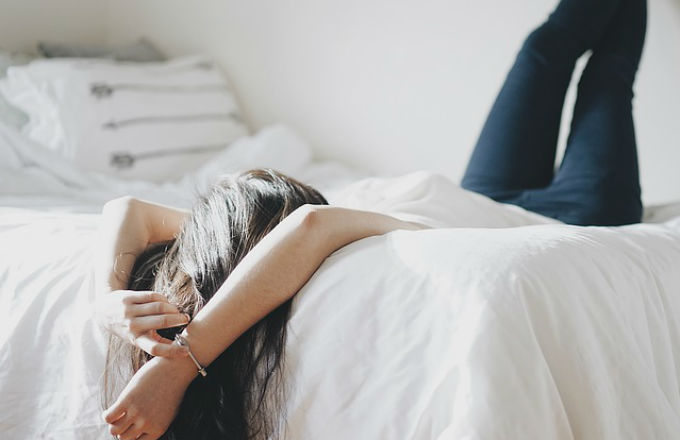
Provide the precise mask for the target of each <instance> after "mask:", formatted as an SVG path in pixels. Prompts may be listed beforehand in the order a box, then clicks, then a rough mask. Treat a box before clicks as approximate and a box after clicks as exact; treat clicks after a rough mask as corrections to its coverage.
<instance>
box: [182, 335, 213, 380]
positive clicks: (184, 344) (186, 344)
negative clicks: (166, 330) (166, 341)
mask: <svg viewBox="0 0 680 440" xmlns="http://www.w3.org/2000/svg"><path fill="white" fill-rule="evenodd" d="M175 342H177V344H179V346H181V347H185V348H186V349H187V351H188V352H189V357H190V358H191V360H192V361H194V364H196V368H198V372H199V373H201V376H203V377H206V376H207V375H208V372H207V371H205V367H204V366H203V365H201V364H200V363H199V362H198V361H197V360H196V358H195V357H194V354H193V353H192V352H191V348H189V342H188V341H187V340H186V338H185V337H184V336H182V335H181V334H179V333H177V334H176V335H175Z"/></svg>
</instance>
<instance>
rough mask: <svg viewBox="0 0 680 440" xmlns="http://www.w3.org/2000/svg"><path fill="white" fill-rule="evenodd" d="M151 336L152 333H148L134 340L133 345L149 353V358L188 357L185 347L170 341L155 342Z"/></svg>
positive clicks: (162, 339)
mask: <svg viewBox="0 0 680 440" xmlns="http://www.w3.org/2000/svg"><path fill="white" fill-rule="evenodd" d="M152 334H153V333H151V332H149V333H147V334H144V335H142V336H140V337H138V338H137V339H136V340H135V345H137V347H139V348H141V349H142V350H144V351H145V352H147V353H149V354H150V355H151V356H160V357H167V358H176V357H183V356H187V355H188V353H189V351H188V350H187V349H186V348H185V347H181V346H179V345H175V344H173V343H172V342H171V341H169V340H167V339H164V338H161V339H160V340H157V339H156V338H154V337H153V336H152ZM163 341H168V342H163Z"/></svg>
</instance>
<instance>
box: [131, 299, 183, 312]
mask: <svg viewBox="0 0 680 440" xmlns="http://www.w3.org/2000/svg"><path fill="white" fill-rule="evenodd" d="M127 312H128V314H129V316H148V315H163V314H166V313H179V310H178V309H177V307H175V306H173V305H172V304H170V303H167V302H160V301H154V302H148V303H143V304H133V305H130V306H127Z"/></svg>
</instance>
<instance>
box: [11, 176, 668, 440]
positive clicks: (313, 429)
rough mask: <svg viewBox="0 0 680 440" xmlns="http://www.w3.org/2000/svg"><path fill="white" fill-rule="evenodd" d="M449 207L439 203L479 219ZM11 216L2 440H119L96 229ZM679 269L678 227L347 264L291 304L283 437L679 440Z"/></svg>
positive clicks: (584, 231) (426, 239)
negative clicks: (97, 287) (104, 411)
mask: <svg viewBox="0 0 680 440" xmlns="http://www.w3.org/2000/svg"><path fill="white" fill-rule="evenodd" d="M438 180H439V177H437V176H429V177H427V178H423V176H422V175H419V174H415V175H411V176H406V177H405V178H403V181H410V182H412V183H413V185H414V186H413V187H412V188H410V189H409V188H407V187H406V186H407V185H405V184H402V187H403V188H404V191H403V192H402V193H401V194H402V195H406V194H421V193H423V191H422V188H423V186H424V185H425V187H427V185H430V190H431V189H432V186H431V184H432V182H437V181H438ZM395 184H396V185H399V184H400V183H399V182H395ZM361 187H362V185H361V184H358V186H357V188H361ZM374 187H375V185H374ZM419 187H420V188H419ZM385 188H388V186H385ZM441 188H442V191H441V192H440V195H437V196H435V197H434V198H433V199H434V200H437V199H440V198H443V197H445V196H447V195H448V196H450V197H452V198H454V199H463V200H461V203H463V204H466V203H469V202H468V201H466V200H464V198H465V197H467V196H468V195H469V193H467V192H465V191H460V192H450V193H449V192H447V188H449V186H447V185H444V186H441ZM430 190H428V191H426V192H429V191H430ZM359 196H360V195H359V194H355V198H354V199H352V200H357V198H358V197H359ZM345 197H346V198H345V201H347V200H350V198H347V194H345ZM378 197H380V196H378ZM404 201H405V200H404V199H403V198H402V202H404ZM474 203H477V202H474ZM493 203H494V202H489V205H485V204H484V203H477V205H476V206H477V207H478V208H479V209H478V210H477V211H476V212H477V215H480V216H483V215H484V213H486V214H487V215H488V216H492V215H494V214H495V213H497V211H496V209H503V207H502V206H500V205H499V206H495V205H493ZM346 204H347V205H350V203H346ZM383 206H384V207H385V209H387V208H386V205H383ZM400 206H402V207H403V206H405V204H403V203H402V204H401V205H400ZM412 206H416V205H412ZM485 206H486V208H491V207H493V209H490V210H489V209H485V208H484V207H485ZM0 213H1V215H0V244H1V245H2V247H3V248H4V249H11V250H12V252H3V253H1V254H0V301H2V303H3V304H5V305H6V307H8V310H11V313H9V314H8V317H7V319H5V320H3V324H2V331H1V332H0V348H1V350H0V353H1V354H0V365H1V367H2V368H0V396H3V397H2V398H1V399H0V414H2V416H1V417H2V423H1V424H0V426H2V431H3V436H5V437H6V438H12V439H29V438H30V439H32V438H48V439H62V438H69V439H88V440H89V439H94V438H97V439H105V438H108V436H107V431H106V426H105V424H104V423H103V422H102V419H101V416H100V410H101V407H100V406H99V393H100V388H99V386H100V378H101V376H100V375H101V372H102V368H103V363H104V351H105V338H104V335H103V334H102V331H101V330H100V329H99V328H98V327H97V326H96V325H95V324H94V322H93V320H92V309H91V305H92V303H93V301H94V299H95V295H96V293H95V292H94V280H93V275H92V271H93V260H94V258H93V253H94V252H95V249H94V248H93V243H94V242H95V241H96V240H95V237H96V227H97V224H98V220H99V217H98V215H96V214H68V213H59V212H52V213H45V212H39V211H35V210H30V209H20V208H0ZM425 213H426V210H423V209H414V212H413V215H414V216H419V218H421V219H422V218H424V217H423V216H424V215H425ZM398 214H399V215H407V214H409V213H407V212H405V211H404V210H403V209H402V210H400V211H399V213H398ZM517 214H518V217H517V218H516V219H514V220H513V222H515V223H523V222H525V221H527V217H524V216H523V214H521V215H520V213H517ZM449 218H450V221H451V222H452V225H455V224H459V223H460V222H461V221H467V220H460V217H458V216H457V215H456V213H455V212H453V213H451V214H450V217H449ZM444 221H446V218H444V217H442V216H440V217H439V218H438V219H434V220H433V221H432V222H439V223H441V222H444ZM495 226H500V225H495ZM678 261H680V219H676V220H671V221H668V222H666V223H660V224H654V225H651V224H640V225H632V226H626V227H620V228H603V227H592V228H584V227H575V226H567V225H562V224H550V223H545V224H539V225H528V226H521V227H510V228H503V227H497V228H454V229H436V230H426V231H419V232H403V231H402V232H394V233H391V234H387V235H385V236H379V237H371V238H368V239H365V240H362V241H359V242H356V243H354V244H352V245H349V246H347V247H345V248H343V249H341V250H339V251H338V252H336V253H335V254H333V255H332V256H331V257H329V258H328V259H327V260H326V262H325V263H324V264H323V265H322V266H321V268H320V269H319V270H318V271H317V273H316V274H315V275H314V276H313V277H312V279H311V280H310V281H309V282H308V283H307V284H306V285H305V287H304V288H303V289H302V290H301V291H300V292H299V293H298V295H297V296H296V298H295V300H294V304H293V309H292V316H291V320H290V322H289V334H288V339H287V345H286V357H285V373H284V384H285V387H286V390H287V393H288V397H287V399H286V400H285V402H286V403H285V407H284V408H282V421H281V422H282V423H281V425H282V426H284V427H285V428H284V429H285V431H284V430H283V429H282V431H281V432H279V433H278V434H283V433H284V432H285V434H286V438H291V439H310V440H311V439H319V438H323V439H347V438H353V439H496V438H502V439H528V438H529V439H533V438H541V439H598V440H599V439H628V438H630V439H638V438H645V439H646V438H660V439H670V438H678V437H679V436H680V417H679V416H680V392H679V388H678V378H680V371H679V370H678V367H677V366H678V361H677V360H678V356H679V355H680V352H679V347H680V326H679V325H678V324H677V321H678V316H680V298H679V297H678V295H677V292H678V291H679V290H680V271H678V270H677V262H678ZM276 438H279V437H276Z"/></svg>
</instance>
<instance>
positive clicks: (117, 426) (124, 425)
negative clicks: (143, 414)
mask: <svg viewBox="0 0 680 440" xmlns="http://www.w3.org/2000/svg"><path fill="white" fill-rule="evenodd" d="M132 422H134V419H133V418H132V417H130V414H128V413H127V412H126V413H125V414H124V415H123V416H122V417H121V418H119V419H118V420H116V421H115V422H113V424H111V428H109V432H110V433H111V435H118V434H122V433H124V432H125V431H126V430H127V429H128V428H129V427H130V425H132Z"/></svg>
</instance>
